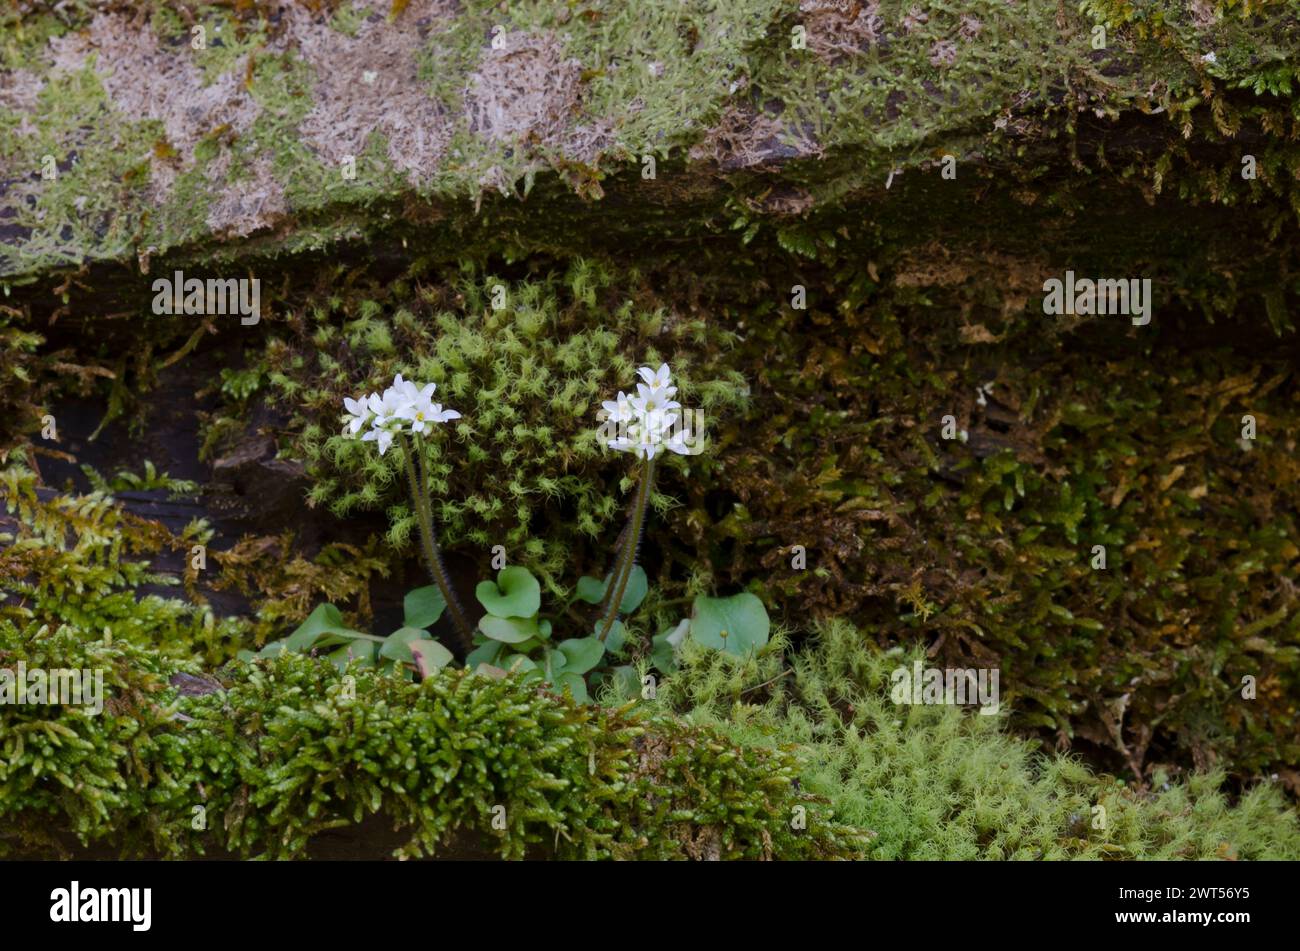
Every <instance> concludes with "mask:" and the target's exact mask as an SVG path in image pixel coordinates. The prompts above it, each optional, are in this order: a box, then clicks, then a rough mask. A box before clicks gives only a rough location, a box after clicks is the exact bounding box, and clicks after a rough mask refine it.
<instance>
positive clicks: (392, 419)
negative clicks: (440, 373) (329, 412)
mask: <svg viewBox="0 0 1300 951" xmlns="http://www.w3.org/2000/svg"><path fill="white" fill-rule="evenodd" d="M437 388H438V387H437V384H434V383H428V384H426V385H425V386H424V387H419V386H417V385H416V384H414V383H412V382H411V381H410V380H403V379H402V374H400V373H399V374H397V376H395V377H393V385H392V386H390V387H389V388H388V389H386V390H384V392H383V394H382V395H381V394H379V393H371V394H370V395H369V396H362V397H360V398H359V399H355V400H354V399H348V398H346V397H345V398H344V400H343V406H344V408H345V409H346V410H347V415H346V416H345V417H344V424H345V425H344V429H343V431H344V433H345V434H346V435H348V436H356V435H357V434H358V433H360V432H361V431H362V430H363V429H365V430H366V432H365V434H364V435H362V437H361V438H362V440H363V441H366V442H371V441H373V442H377V443H378V444H379V454H380V455H381V456H382V455H383V454H384V453H386V452H387V451H388V447H389V446H391V445H392V444H393V437H394V436H396V435H398V434H399V433H413V434H415V435H417V436H419V435H423V434H424V433H426V432H432V431H433V424H434V423H446V422H450V421H451V420H453V419H460V413H458V412H456V411H455V410H454V409H443V408H442V404H441V403H435V402H433V393H434V390H436V389H437ZM367 426H369V427H370V428H369V429H366V427H367Z"/></svg>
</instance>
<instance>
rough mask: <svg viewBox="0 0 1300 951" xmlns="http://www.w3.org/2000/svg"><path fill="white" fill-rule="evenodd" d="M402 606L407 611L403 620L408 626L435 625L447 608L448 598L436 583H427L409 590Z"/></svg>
mask: <svg viewBox="0 0 1300 951" xmlns="http://www.w3.org/2000/svg"><path fill="white" fill-rule="evenodd" d="M402 608H403V609H404V610H405V612H406V617H405V620H404V622H403V623H404V625H405V626H406V627H433V625H434V624H436V623H437V622H438V618H440V617H442V612H443V611H445V610H446V609H447V599H446V598H444V597H443V596H442V591H441V590H440V589H439V588H438V586H437V585H436V584H431V585H425V586H424V587H423V588H416V589H415V590H414V591H409V592H407V595H406V597H405V598H404V599H403V600H402Z"/></svg>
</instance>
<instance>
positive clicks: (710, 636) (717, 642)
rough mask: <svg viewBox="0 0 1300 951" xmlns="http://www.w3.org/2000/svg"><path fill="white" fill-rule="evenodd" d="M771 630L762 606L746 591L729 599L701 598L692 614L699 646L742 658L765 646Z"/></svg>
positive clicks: (692, 629)
mask: <svg viewBox="0 0 1300 951" xmlns="http://www.w3.org/2000/svg"><path fill="white" fill-rule="evenodd" d="M770 626H771V625H770V622H769V621H768V619H767V609H766V608H764V607H763V602H762V601H760V600H758V598H757V597H755V596H754V595H752V594H750V593H749V592H747V591H745V592H741V593H740V594H733V595H732V596H731V597H729V598H710V597H706V596H705V595H700V596H699V597H698V598H696V599H695V605H694V609H693V610H692V612H691V637H692V638H694V639H695V640H696V642H698V643H700V644H703V645H704V646H705V647H712V648H715V649H717V650H721V651H726V652H727V653H728V654H735V655H737V656H739V657H744V656H746V655H747V654H749V653H750V652H752V651H756V650H758V649H759V648H760V647H762V646H763V645H764V644H766V643H767V636H768V629H769V628H770Z"/></svg>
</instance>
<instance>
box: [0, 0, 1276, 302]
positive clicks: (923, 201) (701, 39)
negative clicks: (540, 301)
mask: <svg viewBox="0 0 1300 951" xmlns="http://www.w3.org/2000/svg"><path fill="white" fill-rule="evenodd" d="M1083 7H1084V9H1085V11H1086V12H1083V13H1081V12H1077V11H1075V10H1073V9H1067V5H1066V4H1058V3H1056V2H1044V0H1032V2H1027V3H1018V4H1007V3H1004V2H1002V0H974V2H971V3H968V4H965V5H964V12H956V11H948V10H932V11H930V12H928V13H927V12H924V11H922V10H921V8H919V7H917V6H916V5H915V4H909V3H907V2H902V0H897V2H895V0H868V2H860V0H801V2H798V3H795V2H792V0H736V2H733V3H727V4H718V5H715V4H707V3H686V4H683V3H680V2H678V0H647V2H637V3H633V2H626V0H617V2H612V0H611V2H596V0H592V2H590V3H583V4H576V5H575V4H551V3H526V4H513V5H511V6H510V7H509V8H508V9H506V10H503V9H502V8H501V7H500V5H498V4H489V3H479V2H474V3H461V4H457V3H451V2H447V0H413V2H395V3H392V4H391V5H390V4H386V3H384V4H373V5H371V6H366V5H364V4H355V5H354V4H353V3H347V2H345V3H338V2H321V0H317V2H314V3H272V2H263V0H257V2H248V3H239V4H234V5H233V6H232V5H231V4H229V3H202V2H194V0H191V2H186V3H182V4H164V3H155V2H149V0H133V2H114V3H99V2H92V0H77V2H73V3H60V4H57V5H54V4H45V3H39V2H30V0H29V2H24V3H20V4H18V9H17V10H15V11H13V12H10V13H6V14H4V15H3V17H4V20H3V21H0V23H3V25H4V41H3V44H2V45H0V133H2V134H0V278H2V279H3V280H4V282H5V288H6V291H7V292H8V293H11V294H12V293H13V291H14V289H15V288H17V287H19V286H23V285H32V286H33V288H32V293H31V294H29V295H23V297H24V299H30V300H31V301H32V302H33V303H34V304H35V306H36V307H37V309H38V310H40V311H43V312H59V313H62V314H65V315H66V314H67V313H69V312H70V313H73V314H86V313H91V314H93V313H100V314H103V313H107V312H112V311H113V310H114V309H115V308H118V309H121V308H127V309H130V308H137V309H138V308H141V307H142V305H143V304H144V303H146V302H147V300H148V299H150V298H151V295H149V293H148V287H149V281H150V275H153V276H155V277H156V276H157V275H158V274H166V273H169V272H170V269H171V268H173V267H184V266H189V267H191V268H197V267H205V268H209V269H217V270H220V271H221V272H222V273H223V274H225V275H226V276H244V274H245V271H244V269H245V268H247V267H255V269H256V270H257V273H258V274H261V275H263V276H266V275H269V274H273V273H274V271H275V268H276V267H277V265H276V264H275V263H274V262H275V260H276V259H279V260H281V262H283V260H285V258H284V256H285V255H294V254H301V253H303V252H310V251H315V252H321V253H328V254H337V253H340V252H341V251H345V250H347V249H348V248H362V247H364V248H365V249H366V250H365V255H366V256H367V257H368V258H371V259H381V260H382V259H383V258H384V257H385V256H386V255H391V254H394V253H399V254H403V253H420V254H428V255H432V256H434V257H435V258H440V259H443V260H447V261H451V260H456V259H458V258H460V257H463V256H464V255H466V254H469V253H478V254H494V253H495V254H502V255H505V256H507V257H517V256H519V255H521V254H526V253H529V252H544V253H545V252H553V251H557V250H558V251H561V252H562V253H564V254H572V253H575V252H576V253H582V252H584V251H588V252H590V251H597V252H615V253H617V252H621V253H623V254H625V255H629V256H633V257H645V256H648V255H655V254H669V255H671V254H676V253H679V251H680V249H681V248H682V245H683V242H688V243H695V244H700V245H706V246H710V245H711V246H718V247H720V248H721V250H719V252H718V254H719V259H720V260H725V257H726V256H727V255H728V254H730V253H731V251H729V250H727V249H734V247H735V245H736V242H737V241H738V239H741V238H743V239H744V240H746V241H748V240H749V239H751V238H752V237H753V235H754V233H755V232H757V231H760V230H762V229H766V231H767V232H768V233H772V234H774V235H775V237H776V238H777V239H778V240H779V241H780V242H781V244H782V245H783V246H784V247H787V248H788V249H790V250H792V251H794V252H796V253H808V254H809V255H810V256H811V255H813V254H815V253H816V251H817V247H818V244H819V243H821V244H823V245H824V244H825V242H826V241H827V240H828V239H830V240H833V238H832V237H830V236H833V235H834V233H835V232H836V230H837V229H839V230H840V231H841V234H842V238H841V240H842V242H844V243H846V244H851V245H854V246H856V247H870V248H874V249H876V250H877V251H881V250H887V251H890V252H891V253H895V254H903V253H906V252H916V251H923V252H924V253H925V254H926V255H927V256H928V259H929V260H930V262H931V264H932V265H935V264H936V262H935V261H934V257H935V248H936V247H937V248H941V249H942V251H941V254H942V256H944V257H945V258H946V259H947V263H948V265H949V266H953V265H954V262H960V261H963V260H964V261H966V262H969V263H973V262H977V261H988V260H989V259H990V258H996V259H997V260H1000V261H1002V262H1003V263H1005V262H1006V261H1007V260H1009V259H1017V260H1025V259H1033V260H1034V261H1035V262H1036V263H1037V264H1039V265H1042V266H1047V267H1055V266H1057V265H1058V264H1059V265H1061V266H1062V267H1063V266H1065V265H1067V264H1072V265H1078V266H1080V267H1082V266H1086V265H1090V264H1094V263H1095V264H1096V266H1098V267H1109V268H1110V269H1111V270H1110V271H1102V272H1101V273H1127V270H1125V269H1124V268H1132V267H1133V266H1134V265H1141V266H1142V267H1143V268H1144V271H1143V273H1145V274H1150V275H1151V276H1153V277H1154V278H1156V279H1157V280H1159V279H1160V278H1161V277H1163V276H1170V279H1171V281H1173V282H1174V283H1176V280H1175V278H1176V276H1178V275H1183V276H1186V275H1209V274H1213V275H1218V277H1219V283H1220V284H1221V285H1223V286H1227V287H1230V288H1232V289H1233V290H1234V291H1240V290H1243V289H1244V290H1246V291H1248V292H1249V293H1250V294H1264V293H1267V292H1270V291H1272V292H1275V291H1276V289H1277V287H1278V285H1279V275H1280V274H1285V273H1286V271H1287V265H1288V263H1293V262H1294V256H1295V253H1294V240H1293V235H1294V228H1293V227H1291V226H1293V224H1294V209H1295V207H1298V206H1300V203H1297V200H1296V197H1295V195H1296V192H1295V181H1294V180H1295V178H1296V175H1297V173H1298V172H1300V151H1298V150H1297V148H1296V144H1295V143H1296V124H1295V119H1296V117H1295V109H1294V100H1293V99H1292V97H1291V79H1292V77H1293V73H1294V69H1295V67H1294V65H1293V64H1294V60H1295V56H1294V54H1295V51H1296V48H1297V44H1298V43H1300V23H1298V22H1297V16H1296V12H1295V10H1294V7H1293V6H1291V5H1289V4H1285V3H1279V2H1268V0H1262V2H1256V3H1251V4H1247V5H1245V6H1244V8H1243V6H1242V5H1240V4H1236V3H1227V2H1224V3H1218V4H1210V3H1205V4H1190V5H1184V4H1181V3H1174V2H1169V0H1160V2H1156V3H1152V4H1148V5H1145V7H1144V8H1143V9H1141V10H1135V9H1133V8H1131V7H1129V6H1128V5H1125V4H1115V3H1110V2H1106V0H1090V2H1089V3H1086V4H1084V5H1083ZM1243 87H1244V88H1243ZM1247 167H1248V168H1247ZM1247 172H1248V173H1249V174H1247ZM1085 202H1086V205H1087V210H1086V212H1085V211H1082V210H1081V209H1082V206H1083V205H1084V203H1085ZM1193 205H1205V206H1217V212H1218V213H1213V212H1211V213H1206V212H1205V211H1204V209H1201V210H1198V212H1197V213H1196V214H1194V215H1192V214H1188V209H1189V208H1190V207H1191V206H1193ZM976 222H989V226H988V227H984V226H983V225H977V224H976ZM1284 226H1285V227H1286V232H1285V235H1283V234H1282V233H1281V229H1282V228H1283V227H1284ZM291 259H292V258H290V260H291ZM1117 269H1119V270H1117ZM249 273H251V272H249ZM931 277H933V278H936V279H938V280H939V281H940V283H941V281H942V275H941V274H932V275H931ZM1000 279H1001V275H1000V274H999V273H998V269H997V268H993V269H989V273H988V276H987V280H988V281H990V282H991V283H993V284H994V285H995V286H996V285H998V284H999V283H1000ZM38 289H39V290H38ZM50 290H54V291H55V292H56V294H55V296H50V295H49V293H48V292H49V291H50Z"/></svg>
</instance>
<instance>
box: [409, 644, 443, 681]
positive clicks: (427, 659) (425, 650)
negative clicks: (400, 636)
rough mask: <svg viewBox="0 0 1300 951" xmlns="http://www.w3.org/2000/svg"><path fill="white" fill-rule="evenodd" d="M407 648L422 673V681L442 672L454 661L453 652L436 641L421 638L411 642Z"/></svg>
mask: <svg viewBox="0 0 1300 951" xmlns="http://www.w3.org/2000/svg"><path fill="white" fill-rule="evenodd" d="M407 647H408V648H409V649H410V652H411V659H412V661H413V662H414V663H415V667H416V669H417V670H418V671H419V672H420V678H421V679H424V678H425V677H428V676H429V675H430V674H433V673H435V672H436V671H439V670H442V668H444V667H446V666H447V665H448V664H450V663H451V661H452V656H451V651H449V650H447V648H445V647H443V646H442V645H441V644H439V643H438V642H437V641H435V640H425V639H424V638H420V639H419V640H414V641H411V642H410V643H409V644H408V645H407Z"/></svg>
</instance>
